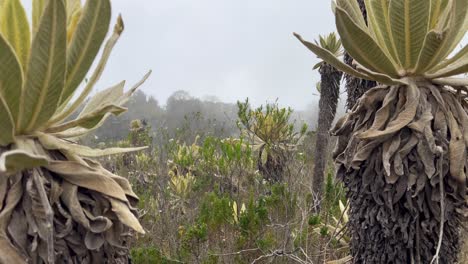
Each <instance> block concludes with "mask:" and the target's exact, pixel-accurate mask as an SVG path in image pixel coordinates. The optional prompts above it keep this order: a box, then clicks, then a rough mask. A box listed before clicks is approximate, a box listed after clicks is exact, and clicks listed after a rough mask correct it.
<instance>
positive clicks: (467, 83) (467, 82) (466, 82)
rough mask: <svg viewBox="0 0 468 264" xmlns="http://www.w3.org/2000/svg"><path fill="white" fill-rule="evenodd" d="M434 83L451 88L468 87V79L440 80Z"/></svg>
mask: <svg viewBox="0 0 468 264" xmlns="http://www.w3.org/2000/svg"><path fill="white" fill-rule="evenodd" d="M432 82H433V83H436V84H440V85H449V86H468V78H438V79H433V80H432Z"/></svg>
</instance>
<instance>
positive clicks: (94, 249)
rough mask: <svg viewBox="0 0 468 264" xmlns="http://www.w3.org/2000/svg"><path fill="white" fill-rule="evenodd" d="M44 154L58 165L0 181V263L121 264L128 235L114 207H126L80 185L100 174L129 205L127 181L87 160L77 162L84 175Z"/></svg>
mask: <svg viewBox="0 0 468 264" xmlns="http://www.w3.org/2000/svg"><path fill="white" fill-rule="evenodd" d="M49 154H50V156H51V157H55V158H56V160H60V161H61V163H59V162H57V163H51V164H50V165H49V166H48V168H47V169H45V168H37V169H32V170H27V171H23V172H19V173H17V174H15V175H12V176H10V177H9V178H5V177H0V202H1V204H3V208H2V210H1V211H0V232H1V233H0V247H1V248H2V252H3V253H4V254H3V255H2V256H0V262H1V263H5V264H6V263H13V264H14V263H22V261H23V259H28V260H29V261H30V262H31V263H127V261H128V256H129V253H130V252H129V248H128V239H129V238H130V237H131V234H132V232H131V230H130V228H129V227H127V226H126V225H124V224H123V222H122V221H121V220H119V218H120V217H122V214H121V212H120V211H121V210H122V209H118V208H117V207H119V206H120V207H122V206H126V205H125V204H124V203H121V202H119V201H117V200H114V199H112V198H108V197H106V196H103V195H102V194H101V193H100V192H99V191H94V190H93V189H96V187H91V189H87V188H83V187H81V186H80V185H87V184H90V183H89V181H90V180H91V178H92V177H95V179H94V181H99V178H101V177H99V176H97V174H98V173H99V172H105V173H106V174H107V176H106V177H105V178H107V177H109V178H108V181H115V182H118V185H120V186H118V187H119V188H123V189H124V190H125V193H126V196H127V199H129V201H131V204H133V205H135V204H136V203H137V201H138V198H137V196H136V195H135V194H134V193H133V192H132V190H131V187H130V184H129V182H128V181H127V180H126V179H125V178H122V177H119V176H117V175H113V174H111V173H110V172H107V171H105V170H104V169H103V168H102V167H101V166H100V165H99V164H98V163H95V162H93V161H91V160H87V161H84V160H82V162H85V163H86V164H87V165H89V166H92V167H93V168H94V169H95V172H94V174H93V173H89V174H88V175H86V173H83V170H82V167H84V165H79V164H78V163H75V162H71V161H64V160H65V157H64V156H63V155H62V154H61V153H59V152H51V153H49ZM66 167H68V168H73V169H74V170H75V173H69V172H67V170H68V169H67V168H66ZM81 173H83V174H81ZM101 179H102V178H101ZM86 182H88V183H86ZM102 184H103V188H105V187H111V186H110V185H107V184H106V183H102ZM106 185H107V186H106ZM111 185H112V184H111ZM97 189H101V188H100V187H98V188H97ZM107 193H108V194H111V193H110V192H108V191H107ZM117 193H118V191H117V192H113V194H111V195H115V196H118V195H117ZM133 212H134V213H135V214H136V211H135V209H133Z"/></svg>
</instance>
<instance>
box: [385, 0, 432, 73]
mask: <svg viewBox="0 0 468 264" xmlns="http://www.w3.org/2000/svg"><path fill="white" fill-rule="evenodd" d="M388 16H389V19H390V28H391V35H392V36H393V40H394V43H395V47H396V51H397V55H398V58H399V61H400V62H401V63H402V65H403V67H404V68H405V69H406V70H411V69H413V68H414V67H415V65H416V63H417V60H418V57H419V53H420V50H421V47H422V46H423V42H424V38H425V36H426V33H427V31H428V26H429V19H430V18H429V16H430V4H429V2H428V0H411V1H409V0H392V1H390V6H389V15H388Z"/></svg>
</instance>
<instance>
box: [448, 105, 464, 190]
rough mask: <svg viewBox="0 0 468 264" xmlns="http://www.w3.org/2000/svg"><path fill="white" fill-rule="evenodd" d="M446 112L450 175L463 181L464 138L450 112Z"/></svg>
mask: <svg viewBox="0 0 468 264" xmlns="http://www.w3.org/2000/svg"><path fill="white" fill-rule="evenodd" d="M447 114H448V126H449V129H450V137H451V138H450V142H449V157H450V175H451V176H452V177H453V178H454V179H456V180H457V181H458V182H461V183H464V182H465V181H466V176H465V175H464V171H463V168H464V167H465V162H466V156H467V153H466V145H465V140H464V137H463V134H462V132H461V130H460V127H459V126H458V124H457V121H456V120H455V118H454V117H453V115H452V113H451V112H448V113H447ZM463 185H464V184H463Z"/></svg>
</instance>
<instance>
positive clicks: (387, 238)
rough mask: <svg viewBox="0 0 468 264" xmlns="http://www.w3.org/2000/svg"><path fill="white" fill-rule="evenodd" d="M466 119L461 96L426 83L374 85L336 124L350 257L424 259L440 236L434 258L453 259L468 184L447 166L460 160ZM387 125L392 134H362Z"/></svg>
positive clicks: (357, 260)
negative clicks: (401, 85)
mask: <svg viewBox="0 0 468 264" xmlns="http://www.w3.org/2000/svg"><path fill="white" fill-rule="evenodd" d="M404 119H406V120H408V119H410V120H411V122H410V123H409V124H407V125H405V123H408V121H405V120H404ZM467 121H468V115H467V103H466V102H465V101H464V100H461V98H459V97H457V95H456V94H455V93H453V92H452V91H448V90H445V89H442V87H436V86H434V85H432V84H429V83H427V84H424V85H422V86H419V87H418V86H409V87H400V86H392V87H385V86H384V87H376V88H373V89H371V90H369V91H368V92H367V93H365V94H364V96H363V97H362V98H361V99H359V101H358V104H357V105H356V106H355V107H354V108H353V109H352V112H351V113H350V114H349V116H347V117H346V118H345V119H344V120H343V122H340V123H339V124H337V126H336V128H334V131H333V133H334V134H335V135H337V136H338V143H337V147H336V150H335V151H334V158H335V159H336V162H337V164H338V172H337V176H338V177H339V178H340V179H342V180H343V181H344V183H345V185H346V187H347V188H348V197H349V201H350V212H349V214H350V220H349V225H348V228H349V230H350V232H351V236H352V241H351V252H352V255H353V257H354V261H355V263H413V261H416V263H430V262H431V260H432V258H433V256H434V255H435V254H436V252H437V246H438V243H439V236H440V235H441V234H442V240H441V241H442V244H441V247H440V249H439V250H440V252H439V256H440V263H454V262H455V261H456V258H457V252H458V250H459V231H460V230H459V228H460V217H461V216H460V214H459V212H457V210H460V209H461V208H462V207H464V203H465V195H466V194H465V191H466V187H465V180H464V177H465V176H464V175H463V178H459V179H453V178H451V177H450V170H452V173H453V170H459V169H463V167H464V166H465V162H466V160H464V159H463V155H462V153H463V152H466V147H465V142H464V140H465V139H466V138H465V139H464V138H463V134H462V131H466V129H468V127H467V125H468V123H467ZM385 125H386V126H387V128H391V133H388V132H387V133H378V132H373V133H367V132H366V130H369V129H370V128H379V127H383V126H385ZM363 137H364V138H363ZM449 145H450V146H453V148H455V149H456V150H457V151H456V152H455V151H454V150H451V151H449ZM449 160H450V161H451V162H457V165H456V166H457V168H454V166H453V165H452V167H451V168H450V167H449ZM458 166H461V167H458ZM442 220H443V231H442V230H441V229H440V227H441V225H440V224H441V221H442Z"/></svg>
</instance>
